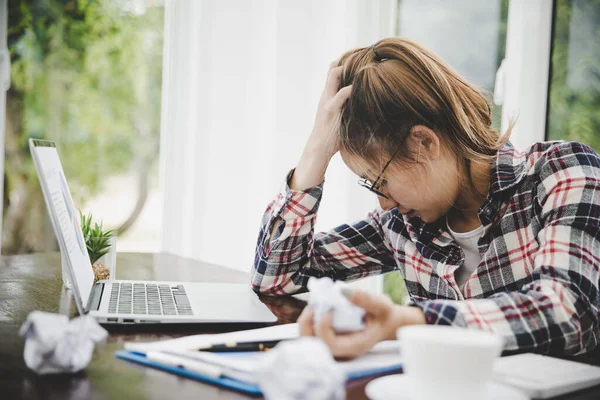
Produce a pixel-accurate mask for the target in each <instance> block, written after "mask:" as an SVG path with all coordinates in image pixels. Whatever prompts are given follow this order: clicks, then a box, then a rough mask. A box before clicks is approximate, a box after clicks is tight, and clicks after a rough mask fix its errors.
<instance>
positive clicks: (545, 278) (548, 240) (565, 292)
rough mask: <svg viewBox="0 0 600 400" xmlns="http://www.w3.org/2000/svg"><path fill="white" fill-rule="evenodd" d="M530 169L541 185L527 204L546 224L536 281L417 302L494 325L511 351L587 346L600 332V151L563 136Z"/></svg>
mask: <svg viewBox="0 0 600 400" xmlns="http://www.w3.org/2000/svg"><path fill="white" fill-rule="evenodd" d="M535 173H539V174H540V184H539V185H538V186H537V188H536V190H537V194H534V197H535V198H536V199H537V201H535V202H534V203H533V204H531V207H532V212H533V213H535V214H536V215H539V216H540V217H539V221H538V222H539V224H541V225H542V226H543V227H542V229H540V230H539V233H538V235H537V242H538V243H539V248H538V249H537V252H536V253H535V256H534V259H533V268H534V269H533V271H532V278H533V281H532V282H530V283H528V284H527V285H525V286H523V287H522V288H521V289H520V290H518V291H500V290H498V291H497V292H496V293H494V294H492V295H490V296H489V297H487V298H485V299H468V300H464V301H455V300H424V301H417V302H415V303H414V305H415V306H417V307H420V308H421V309H422V310H423V311H424V313H425V316H426V320H427V322H428V323H431V324H443V325H456V326H462V327H469V328H475V329H482V330H487V331H492V332H495V333H497V334H499V335H501V336H502V337H503V338H504V341H505V350H507V351H509V352H512V351H514V352H523V351H532V352H537V353H545V354H577V353H582V352H585V351H590V350H592V349H594V348H595V347H596V345H597V343H598V336H599V317H598V311H599V308H600V298H599V288H598V286H599V282H600V158H599V157H598V155H597V154H595V153H594V152H593V151H592V150H591V149H589V148H588V147H586V146H583V145H572V144H569V143H566V144H564V145H559V146H556V147H555V149H554V150H553V151H552V152H551V153H550V154H549V156H548V158H547V160H546V162H544V163H543V164H542V166H541V168H540V170H538V171H535ZM520 250H521V251H519V249H518V248H517V249H515V250H514V251H512V253H513V254H514V257H517V256H519V254H523V253H524V251H522V250H523V249H520ZM509 257H510V254H509ZM492 284H493V283H492ZM502 286H503V285H500V284H498V285H497V287H498V288H501V287H502Z"/></svg>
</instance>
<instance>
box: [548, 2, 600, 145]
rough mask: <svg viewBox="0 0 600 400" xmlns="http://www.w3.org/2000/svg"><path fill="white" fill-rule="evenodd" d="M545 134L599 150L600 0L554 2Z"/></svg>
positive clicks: (554, 138) (551, 137) (552, 138)
mask: <svg viewBox="0 0 600 400" xmlns="http://www.w3.org/2000/svg"><path fill="white" fill-rule="evenodd" d="M551 62H552V66H551V68H552V69H551V78H550V88H549V101H548V126H547V136H548V139H551V140H558V139H564V140H574V141H578V142H583V143H585V144H587V145H589V146H591V147H592V148H594V150H596V151H600V111H599V110H600V0H583V1H581V0H579V1H573V0H557V1H556V13H555V15H554V36H553V42H552V60H551Z"/></svg>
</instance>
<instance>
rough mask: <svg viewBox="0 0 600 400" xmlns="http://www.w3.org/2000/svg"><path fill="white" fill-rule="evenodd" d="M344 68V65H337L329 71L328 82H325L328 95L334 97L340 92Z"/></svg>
mask: <svg viewBox="0 0 600 400" xmlns="http://www.w3.org/2000/svg"><path fill="white" fill-rule="evenodd" d="M343 69H344V67H335V68H332V69H331V70H330V71H329V75H328V76H327V83H326V84H325V91H326V93H327V97H329V98H332V97H334V96H335V95H336V93H337V92H338V89H339V87H340V79H341V78H342V70H343Z"/></svg>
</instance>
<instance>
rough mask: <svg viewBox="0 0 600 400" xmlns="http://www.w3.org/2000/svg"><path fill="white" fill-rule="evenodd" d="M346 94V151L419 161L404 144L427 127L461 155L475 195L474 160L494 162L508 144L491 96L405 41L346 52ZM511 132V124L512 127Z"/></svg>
mask: <svg viewBox="0 0 600 400" xmlns="http://www.w3.org/2000/svg"><path fill="white" fill-rule="evenodd" d="M339 65H340V66H343V71H342V78H341V85H340V88H342V87H345V86H348V85H352V93H351V94H350V97H349V99H348V101H347V102H346V103H345V105H344V106H343V108H342V113H341V117H340V125H339V134H340V146H341V149H342V150H343V151H346V152H347V153H348V154H350V155H352V156H358V157H361V158H362V159H365V160H368V161H371V162H380V161H381V157H382V153H383V154H384V155H387V156H388V157H390V156H392V154H394V152H395V151H397V150H398V151H397V153H396V154H397V155H396V156H395V157H394V162H395V163H403V162H411V161H414V160H415V157H414V156H412V155H411V154H410V152H409V149H408V148H407V146H403V145H402V144H403V143H405V141H406V139H407V138H408V136H409V134H410V132H411V129H412V128H413V127H414V126H416V125H424V126H426V127H428V128H430V129H432V130H433V131H434V132H435V133H436V134H437V135H438V136H439V138H440V141H441V142H442V144H443V145H445V146H446V147H447V148H448V149H449V150H451V151H452V152H453V153H454V154H455V155H456V157H457V160H458V162H459V163H460V166H461V169H462V170H463V171H464V176H463V177H462V181H463V183H464V184H465V186H466V187H467V188H470V189H473V186H474V185H473V182H472V179H471V172H470V165H471V162H488V163H489V162H491V161H492V159H493V158H494V156H495V154H496V152H497V151H498V149H499V148H501V147H502V146H503V145H504V144H505V143H506V142H507V141H508V138H509V135H510V129H509V130H508V131H507V132H506V133H505V134H504V135H500V134H499V133H498V132H497V131H496V130H494V129H493V128H492V126H491V125H492V113H491V108H490V104H489V102H488V100H487V99H486V96H485V94H484V93H485V91H484V90H482V89H479V88H477V87H476V86H474V85H472V84H470V83H468V82H467V81H466V80H465V79H464V78H462V77H461V76H460V75H459V74H458V73H456V72H455V71H453V70H452V69H451V68H450V67H449V66H448V65H446V63H445V62H444V61H443V60H442V59H440V58H439V57H438V56H437V55H435V54H434V53H432V52H431V51H429V50H427V49H425V48H424V47H422V46H420V45H419V44H417V43H415V42H413V41H411V40H408V39H405V38H400V37H393V38H388V39H383V40H380V41H379V42H377V43H376V44H374V45H373V46H369V47H363V48H358V49H354V50H350V51H348V52H346V53H345V54H344V55H343V56H342V57H341V58H340V60H339ZM511 128H512V126H511Z"/></svg>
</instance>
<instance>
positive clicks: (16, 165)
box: [3, 0, 164, 253]
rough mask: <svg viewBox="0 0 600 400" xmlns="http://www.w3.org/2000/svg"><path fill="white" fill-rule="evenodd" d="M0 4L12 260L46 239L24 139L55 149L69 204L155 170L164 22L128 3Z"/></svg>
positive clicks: (7, 244) (37, 0)
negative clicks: (116, 178) (2, 10)
mask: <svg viewBox="0 0 600 400" xmlns="http://www.w3.org/2000/svg"><path fill="white" fill-rule="evenodd" d="M8 4H9V10H8V11H9V14H8V20H9V26H8V41H9V51H10V54H11V59H12V74H11V80H12V82H11V89H10V90H9V92H8V94H7V132H6V168H5V171H6V172H5V186H6V187H5V198H4V217H5V223H4V232H3V237H4V249H3V250H4V253H22V252H29V251H36V250H47V249H48V246H49V245H48V244H47V243H46V244H44V243H43V237H41V236H40V235H37V234H36V232H46V233H47V231H48V229H41V228H40V224H41V222H40V221H46V225H47V223H48V221H47V218H46V217H45V210H44V209H43V207H44V206H43V201H42V198H41V192H40V189H39V184H38V182H37V176H36V175H35V170H34V168H33V164H32V162H31V157H30V156H29V149H28V145H27V140H28V139H29V138H31V137H34V138H43V139H48V140H54V141H56V142H57V143H58V149H59V153H60V156H61V160H62V163H63V168H64V170H65V174H66V176H67V177H68V179H69V185H70V188H71V192H72V195H73V197H74V200H75V202H76V203H77V204H79V205H83V204H82V203H83V202H85V201H86V200H88V199H89V198H90V197H91V196H92V195H94V194H95V193H97V192H98V191H99V190H101V189H103V187H102V185H103V183H104V182H105V181H106V179H107V178H108V177H110V176H111V175H115V174H119V173H123V172H125V171H128V170H130V169H132V168H134V167H135V166H136V165H137V166H138V167H139V166H141V168H146V169H148V168H154V167H155V165H156V161H157V160H156V158H157V157H156V155H157V154H158V143H159V132H160V102H161V81H162V51H163V19H164V16H163V8H162V7H148V8H146V9H143V10H135V9H134V8H133V7H132V6H131V4H132V2H131V1H113V0H23V1H9V2H8ZM40 206H41V207H40ZM40 218H41V219H40ZM32 219H35V220H37V221H35V223H33V222H32V221H31V220H32Z"/></svg>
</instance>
